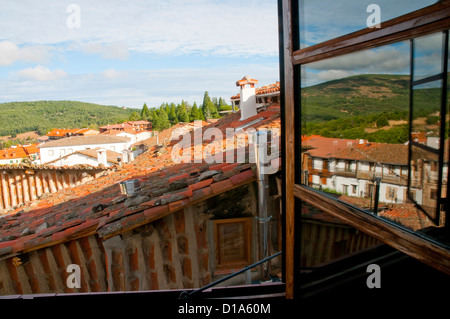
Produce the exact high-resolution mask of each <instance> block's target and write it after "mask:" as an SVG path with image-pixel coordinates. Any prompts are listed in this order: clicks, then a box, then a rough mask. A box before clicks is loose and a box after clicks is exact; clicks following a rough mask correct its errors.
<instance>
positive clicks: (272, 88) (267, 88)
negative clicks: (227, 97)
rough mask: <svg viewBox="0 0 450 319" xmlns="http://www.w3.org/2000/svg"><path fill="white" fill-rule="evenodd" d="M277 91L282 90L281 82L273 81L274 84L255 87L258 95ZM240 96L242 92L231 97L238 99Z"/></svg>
mask: <svg viewBox="0 0 450 319" xmlns="http://www.w3.org/2000/svg"><path fill="white" fill-rule="evenodd" d="M241 81H242V80H241ZM238 82H239V81H238ZM275 92H280V82H276V83H273V84H269V85H265V86H261V87H259V88H256V89H255V94H256V95H257V96H258V95H263V94H269V93H275ZM239 98H240V94H236V95H233V96H232V97H231V99H232V100H236V99H239Z"/></svg>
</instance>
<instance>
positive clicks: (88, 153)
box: [46, 147, 131, 167]
mask: <svg viewBox="0 0 450 319" xmlns="http://www.w3.org/2000/svg"><path fill="white" fill-rule="evenodd" d="M130 152H131V151H128V150H123V151H122V153H118V152H114V151H111V150H107V149H105V148H101V147H98V148H92V149H85V150H79V151H75V152H73V153H70V154H67V155H65V156H63V157H61V158H58V159H56V160H53V161H50V162H47V163H46V164H47V165H53V164H55V165H58V166H76V165H90V166H93V167H96V166H98V167H111V166H114V165H120V164H121V162H123V159H124V154H125V155H126V159H127V161H128V153H130Z"/></svg>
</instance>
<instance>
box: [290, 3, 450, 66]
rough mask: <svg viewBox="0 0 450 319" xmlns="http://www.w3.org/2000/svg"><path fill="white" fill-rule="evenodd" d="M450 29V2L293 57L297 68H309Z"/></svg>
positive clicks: (305, 50) (321, 44)
mask: <svg viewBox="0 0 450 319" xmlns="http://www.w3.org/2000/svg"><path fill="white" fill-rule="evenodd" d="M449 28H450V1H445V2H440V3H437V4H435V5H432V6H430V7H427V8H424V9H422V10H418V11H414V12H412V13H409V14H406V15H403V16H401V17H398V18H395V19H392V20H389V21H386V22H383V23H382V24H381V28H380V29H376V28H366V29H363V30H360V31H356V32H353V33H350V34H347V35H344V36H341V37H338V38H335V39H331V40H328V41H325V42H322V43H319V44H316V45H312V46H310V47H306V48H304V49H301V50H297V51H295V52H294V55H293V62H294V64H296V65H297V64H305V63H311V62H316V61H320V60H323V59H327V58H330V57H336V56H339V55H344V54H348V53H352V52H356V51H361V50H367V49H370V48H375V47H379V46H382V45H387V44H391V43H394V42H399V41H404V40H408V39H411V38H412V37H417V36H421V35H426V34H429V33H432V32H438V31H442V30H447V29H449Z"/></svg>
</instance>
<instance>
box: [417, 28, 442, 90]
mask: <svg viewBox="0 0 450 319" xmlns="http://www.w3.org/2000/svg"><path fill="white" fill-rule="evenodd" d="M413 43H414V72H413V73H414V74H413V81H417V80H420V79H424V78H427V77H430V76H433V75H437V74H440V73H442V65H443V64H442V55H443V50H442V44H443V35H442V33H437V34H433V35H430V36H426V37H420V38H416V39H414V40H413Z"/></svg>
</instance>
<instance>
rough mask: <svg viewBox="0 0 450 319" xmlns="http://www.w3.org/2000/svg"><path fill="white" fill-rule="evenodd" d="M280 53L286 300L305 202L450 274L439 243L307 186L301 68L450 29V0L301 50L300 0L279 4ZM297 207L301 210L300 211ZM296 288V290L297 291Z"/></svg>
mask: <svg viewBox="0 0 450 319" xmlns="http://www.w3.org/2000/svg"><path fill="white" fill-rule="evenodd" d="M278 11H279V21H280V23H279V33H280V36H279V41H280V43H279V48H280V80H281V81H280V82H281V84H280V92H281V95H280V101H281V121H282V122H281V124H282V156H283V164H282V176H283V179H284V183H283V197H282V199H283V205H282V209H283V214H284V216H285V219H284V221H283V232H284V241H283V270H284V273H283V281H284V282H285V283H286V298H288V299H290V298H294V295H297V294H298V288H299V287H298V286H299V285H298V282H299V279H298V277H299V275H298V274H297V273H296V271H295V269H297V268H298V266H299V260H298V256H299V255H300V254H299V249H300V248H299V246H300V244H299V242H300V241H299V240H298V238H297V237H296V236H295V232H296V231H295V230H296V229H297V230H298V229H300V218H296V216H295V215H296V214H295V212H296V211H298V210H299V209H298V208H299V207H298V205H300V204H301V201H304V202H307V203H309V204H312V205H314V206H316V207H318V208H319V209H321V210H323V211H325V212H327V213H329V214H330V215H332V216H334V217H337V218H339V219H341V220H343V221H345V222H347V223H348V224H349V225H350V226H352V227H354V228H356V229H359V230H361V231H364V232H365V233H367V234H368V235H370V236H373V237H374V238H376V239H378V240H380V241H382V242H385V243H387V244H389V245H390V246H392V247H394V248H395V249H397V250H399V251H402V252H404V253H406V254H408V255H410V256H412V257H414V258H416V259H419V260H421V261H423V262H424V263H426V264H428V265H430V266H432V267H435V268H436V269H438V270H440V271H443V272H445V273H447V274H450V252H449V250H448V249H447V248H445V247H443V246H441V245H439V243H437V242H433V241H430V240H428V239H425V238H422V237H420V236H418V235H417V234H413V233H412V232H411V231H409V230H407V229H405V228H402V227H399V225H398V224H395V223H393V222H390V221H388V220H381V219H380V218H379V217H377V216H374V215H371V214H367V213H364V212H361V211H360V210H358V209H356V208H355V207H351V206H350V205H348V204H345V203H343V202H339V201H337V200H335V199H333V198H330V197H328V196H327V195H325V194H323V193H320V192H318V191H316V190H314V189H311V188H310V187H308V186H305V185H302V184H301V180H300V179H301V143H300V142H299V141H301V131H300V129H299V128H300V127H301V126H300V123H301V122H300V119H301V109H300V94H299V93H300V85H299V81H300V66H301V65H303V64H306V63H311V62H317V61H320V60H324V59H327V58H331V57H337V56H341V55H344V54H349V53H354V52H359V51H362V50H367V49H372V48H376V47H380V46H385V45H388V44H392V43H396V42H400V41H405V40H410V39H412V38H415V37H419V36H423V35H427V34H431V33H435V32H439V31H444V30H448V29H450V1H443V2H439V3H436V4H434V5H431V6H428V7H425V8H423V9H419V10H417V11H414V12H411V13H408V14H405V15H402V16H400V17H397V18H394V19H392V20H389V21H386V22H383V23H382V24H381V28H379V29H376V28H375V29H373V28H365V29H362V30H359V31H356V32H353V33H350V34H347V35H344V36H340V37H338V38H335V39H331V40H328V41H325V42H322V43H319V44H316V45H312V46H309V47H306V48H303V49H300V45H299V13H298V1H295V0H278ZM296 206H297V209H296ZM294 288H295V289H294Z"/></svg>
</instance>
